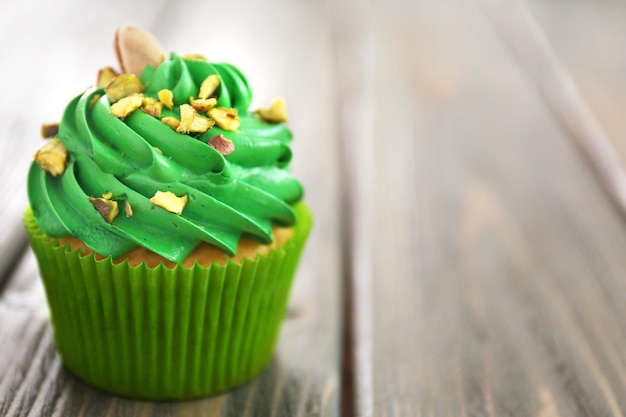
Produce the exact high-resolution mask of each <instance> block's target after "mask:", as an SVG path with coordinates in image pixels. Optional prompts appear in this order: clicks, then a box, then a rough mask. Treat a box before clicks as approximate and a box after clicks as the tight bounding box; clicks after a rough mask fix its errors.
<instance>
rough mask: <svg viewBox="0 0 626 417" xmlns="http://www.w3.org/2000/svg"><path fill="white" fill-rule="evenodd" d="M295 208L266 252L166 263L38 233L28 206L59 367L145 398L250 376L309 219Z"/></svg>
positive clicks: (267, 345) (273, 336)
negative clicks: (73, 246)
mask: <svg viewBox="0 0 626 417" xmlns="http://www.w3.org/2000/svg"><path fill="white" fill-rule="evenodd" d="M294 208H295V210H296V212H297V214H298V222H297V224H296V226H295V234H294V237H293V238H292V239H291V240H290V241H288V242H287V243H285V244H284V245H282V246H281V247H280V248H278V249H276V250H273V251H271V252H270V253H269V254H268V255H267V256H261V255H258V256H257V258H256V260H254V261H252V260H249V259H244V261H243V262H242V264H241V265H238V264H236V263H234V262H228V263H227V264H226V265H224V266H220V265H217V264H213V265H211V266H210V267H208V268H205V267H202V266H200V265H196V266H194V267H193V268H185V267H183V266H182V265H178V266H176V267H175V268H173V269H169V268H167V267H165V266H163V265H159V266H158V267H156V268H153V269H151V268H148V267H147V266H145V265H143V264H142V265H139V266H136V267H131V266H129V265H128V262H127V261H124V262H122V263H120V264H117V265H115V264H113V262H112V260H111V258H107V259H103V260H96V258H95V256H94V255H93V254H91V255H87V256H83V255H82V254H81V253H80V251H72V250H70V249H69V246H60V245H59V244H58V242H57V240H56V239H52V238H50V237H49V236H47V235H46V234H44V233H43V232H42V231H41V229H39V227H38V226H37V223H36V221H35V219H34V217H33V214H32V212H31V210H30V209H28V210H27V211H26V213H25V216H24V223H25V226H26V231H27V234H28V236H29V240H30V243H31V246H32V248H33V251H34V253H35V255H36V257H37V260H38V262H39V270H40V273H41V278H42V280H43V283H44V287H45V290H46V296H47V300H48V305H49V308H50V315H51V320H52V325H53V328H54V335H55V340H56V344H57V348H58V350H59V352H60V354H61V358H62V359H63V362H64V364H65V366H66V367H67V368H68V369H69V370H70V371H71V372H72V373H74V374H76V375H77V376H78V377H79V378H81V379H82V380H84V381H85V382H87V383H89V384H91V385H93V386H96V387H98V388H101V389H103V390H105V391H108V392H111V393H115V394H119V395H123V396H128V397H133V398H140V399H152V400H167V399H189V398H196V397H203V396H209V395H212V394H216V393H219V392H222V391H226V390H228V389H231V388H234V387H236V386H238V385H241V384H243V383H245V382H247V381H249V380H250V379H252V378H253V377H254V376H256V375H257V374H258V373H260V372H261V370H263V368H264V367H265V366H266V365H267V364H268V362H269V361H270V359H271V357H272V354H273V351H274V346H275V344H276V340H277V338H278V334H279V330H280V326H281V323H282V321H283V318H284V314H285V310H286V307H287V301H288V296H289V289H290V287H291V282H292V280H293V276H294V274H295V270H296V267H297V263H298V259H299V257H300V254H301V252H302V249H303V247H304V243H305V241H306V238H307V236H308V234H309V231H310V229H311V225H312V218H311V213H310V212H309V210H308V208H307V206H306V205H305V204H304V203H299V204H297V205H296V206H295V207H294Z"/></svg>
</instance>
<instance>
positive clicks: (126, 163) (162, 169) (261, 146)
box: [28, 54, 302, 262]
mask: <svg viewBox="0 0 626 417" xmlns="http://www.w3.org/2000/svg"><path fill="white" fill-rule="evenodd" d="M211 74H217V75H218V76H219V77H220V80H221V83H220V86H219V88H218V90H217V91H216V93H215V94H214V96H215V97H217V98H218V103H217V106H220V107H232V108H236V109H237V110H238V111H239V116H240V118H241V125H240V127H239V129H238V130H237V131H236V132H231V131H224V130H221V129H219V128H218V127H213V128H211V129H210V130H209V131H208V132H206V133H203V134H200V135H198V134H181V133H177V132H176V131H174V130H172V129H171V128H170V127H168V126H167V125H165V124H163V123H162V122H161V121H160V120H159V119H157V118H154V117H152V116H150V115H148V114H146V113H144V112H142V111H135V112H133V113H132V114H131V115H130V116H128V117H126V118H125V119H124V120H120V119H118V118H117V117H114V116H113V115H111V114H110V112H109V107H110V103H109V100H108V98H107V96H106V95H105V94H104V91H103V90H102V89H97V88H92V89H90V90H87V91H86V92H84V93H83V94H81V95H79V96H78V97H76V98H75V99H74V100H72V101H71V102H70V104H69V105H68V106H67V108H66V110H65V113H64V115H63V119H62V121H61V124H60V126H59V133H58V138H59V139H60V140H61V142H62V143H63V144H64V145H65V147H66V148H67V150H68V165H67V168H66V170H65V172H64V173H63V175H60V176H57V177H53V176H52V175H50V174H49V173H47V172H45V171H44V170H42V169H41V168H40V167H39V165H37V164H36V163H33V164H32V166H31V168H30V172H29V177H28V196H29V200H30V204H31V207H32V209H33V212H34V214H35V217H36V219H37V223H38V224H39V227H40V228H41V229H42V230H43V231H44V232H45V233H46V234H48V235H50V236H54V237H63V236H75V237H77V238H79V239H81V240H82V241H83V242H85V244H86V245H87V246H88V247H89V248H91V249H92V250H94V251H95V252H97V253H100V254H102V255H105V256H108V255H111V256H113V257H114V258H116V257H119V256H121V255H123V254H124V253H125V252H127V251H128V250H130V249H132V248H134V247H136V246H143V247H145V248H147V249H149V250H151V251H153V252H156V253H158V254H160V255H162V256H163V257H165V258H167V259H170V260H172V261H174V262H179V261H181V260H182V259H184V258H185V257H186V256H187V255H188V254H189V253H190V252H191V251H192V250H193V249H194V248H195V247H196V246H197V245H198V244H199V243H200V242H202V241H204V242H208V243H210V244H213V245H216V246H218V247H220V248H222V249H223V250H224V251H225V252H226V253H228V254H230V255H232V254H234V252H235V251H236V249H237V243H238V241H239V239H240V238H241V236H242V235H246V236H250V237H252V238H254V239H256V240H258V241H260V242H262V243H269V242H271V240H272V233H271V226H272V224H277V225H283V226H289V225H292V224H293V223H294V222H295V220H296V219H295V213H294V211H293V210H292V208H291V205H292V204H293V203H295V202H297V201H298V200H300V199H301V198H302V186H301V184H300V183H299V182H298V181H297V180H296V179H295V178H294V177H293V176H292V175H291V174H290V173H289V171H288V170H287V168H288V165H289V162H290V160H291V149H290V147H289V144H290V141H291V132H290V131H289V129H288V128H287V127H285V126H284V125H282V124H268V123H266V122H263V121H261V120H258V119H257V118H255V117H253V116H252V115H251V114H250V113H249V112H248V106H249V104H250V101H251V99H252V91H251V90H250V87H249V86H248V82H247V80H246V78H245V77H244V76H243V75H242V74H241V72H239V70H238V69H237V68H235V67H234V66H232V65H230V64H216V63H210V62H206V61H200V60H188V59H182V58H180V57H178V56H177V55H174V54H172V57H171V59H170V60H169V61H166V62H164V63H162V64H161V65H159V66H158V67H157V68H154V67H147V68H146V69H145V70H144V71H143V73H142V75H141V81H142V84H143V85H144V89H145V91H144V95H145V96H147V97H153V98H157V92H158V91H159V90H161V89H163V88H167V89H170V90H172V91H173V93H174V104H175V105H174V108H173V109H172V110H168V109H166V108H165V107H164V108H163V113H162V117H165V116H174V117H176V118H180V114H179V107H178V106H179V105H180V104H183V103H188V102H189V98H190V97H197V96H198V91H199V88H200V85H201V83H202V81H203V80H204V79H205V78H206V77H207V76H209V75H211ZM157 99H158V98H157ZM216 135H223V136H224V137H226V138H228V139H230V140H231V141H232V142H233V144H234V145H235V151H234V152H233V153H231V154H229V155H227V156H222V155H221V154H220V153H219V152H218V151H217V150H215V149H214V148H212V147H211V146H209V145H207V142H208V141H209V140H210V139H211V138H212V137H214V136H216ZM157 148H158V149H157ZM156 191H171V192H173V193H174V194H176V195H177V196H183V195H187V196H188V198H189V202H188V204H187V205H186V206H185V208H184V210H183V213H182V214H181V215H177V214H174V213H171V212H169V211H167V210H165V209H162V208H160V207H158V206H155V205H153V204H152V203H150V201H149V199H150V198H151V197H152V196H154V194H155V193H156ZM109 192H110V193H112V194H113V200H116V201H118V203H119V205H120V215H118V216H117V217H116V218H115V219H114V220H113V222H112V223H110V224H109V223H107V222H106V221H105V220H104V219H103V218H102V216H101V215H100V213H99V212H98V211H97V210H96V209H95V208H94V206H93V205H92V204H91V202H90V201H89V196H94V197H100V196H102V195H103V194H105V193H109ZM126 202H128V203H129V204H130V205H131V207H132V211H133V214H132V216H130V217H127V216H126V215H125V214H124V207H125V203H126Z"/></svg>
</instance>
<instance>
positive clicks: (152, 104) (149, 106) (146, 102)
mask: <svg viewBox="0 0 626 417" xmlns="http://www.w3.org/2000/svg"><path fill="white" fill-rule="evenodd" d="M162 109H163V103H161V102H160V101H157V100H155V99H153V98H152V97H144V98H143V102H142V106H141V111H142V112H144V113H146V114H149V115H150V116H152V117H156V118H157V119H159V118H160V117H161V110H162Z"/></svg>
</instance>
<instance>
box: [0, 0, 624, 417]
mask: <svg viewBox="0 0 626 417" xmlns="http://www.w3.org/2000/svg"><path fill="white" fill-rule="evenodd" d="M232 3H233V4H231V3H229V2H193V1H190V0H186V1H178V2H174V1H171V2H167V1H164V0H154V1H147V0H145V1H137V2H132V3H131V2H115V1H111V0H109V1H93V2H78V1H69V0H66V1H60V2H44V1H35V0H22V1H20V2H12V3H10V4H3V7H2V12H1V14H0V35H1V36H2V43H1V46H0V56H1V57H2V64H1V65H0V75H2V77H1V78H2V85H3V87H2V89H1V90H0V91H2V98H1V99H0V116H1V117H0V120H1V121H2V123H0V162H1V163H0V174H1V178H2V182H1V183H0V191H1V192H0V202H1V204H0V216H1V218H2V219H3V224H4V227H3V228H2V231H1V232H0V247H1V251H0V416H27V415H28V416H75V415H77V416H353V415H354V416H461V417H464V416H538V417H557V416H563V417H565V416H613V417H618V416H623V415H624V414H625V413H626V302H625V300H626V224H625V222H624V220H625V217H624V213H625V212H626V211H625V208H626V180H625V179H624V178H625V177H624V173H623V172H624V171H623V168H622V165H623V161H625V160H626V159H625V158H626V117H624V115H623V113H624V109H626V81H625V80H626V78H625V76H624V74H626V53H625V52H624V51H625V50H626V48H625V46H626V26H624V24H623V22H624V20H625V19H626V8H625V7H624V5H623V4H622V3H620V2H618V1H617V0H604V1H596V2H591V1H583V0H569V1H547V0H527V1H505V0H474V1H469V2H468V1H463V0H440V1H437V2H435V1H429V0H412V1H407V0H386V1H384V2H383V1H379V2H366V1H364V0H363V1H358V0H345V1H343V2H333V1H330V0H326V1H324V0H318V1H314V0H302V1H298V2H288V1H287V0H270V1H268V2H264V3H263V4H260V3H259V4H255V3H250V4H241V3H238V4H237V5H235V4H234V2H232ZM128 22H132V23H135V24H138V25H140V26H142V27H144V28H147V29H149V30H151V31H153V32H154V33H155V34H156V35H157V36H158V37H159V38H160V39H161V40H162V43H163V44H164V46H165V47H166V49H168V50H175V51H178V52H201V53H205V54H207V55H208V56H209V58H211V59H215V60H219V61H229V62H233V63H235V64H236V65H237V66H239V67H240V68H241V69H242V70H243V71H244V72H245V73H246V74H248V75H249V78H250V81H251V85H252V86H254V87H255V92H256V99H255V104H257V105H258V104H263V103H265V102H267V101H268V100H269V99H270V98H271V97H273V96H275V95H284V96H285V97H286V99H287V102H288V104H289V107H290V115H291V120H290V125H291V127H292V129H293V131H294V133H295V142H294V155H295V157H294V162H293V167H292V169H293V171H294V172H295V173H296V174H297V176H298V177H299V178H301V179H302V180H303V182H304V184H305V186H306V190H307V195H306V199H307V200H308V202H309V203H310V205H311V206H312V208H313V211H314V213H315V216H316V225H315V229H314V232H313V235H312V238H311V240H310V243H309V245H308V247H307V250H306V253H305V255H304V260H303V262H302V264H301V267H300V269H299V272H298V276H297V280H296V286H295V288H294V290H293V293H292V297H291V303H290V309H289V314H288V316H287V317H286V319H285V324H284V327H283V330H282V333H281V338H280V342H279V347H278V351H277V353H276V355H275V359H274V361H273V362H272V364H271V365H270V366H269V368H268V369H267V370H266V371H265V372H264V373H263V374H262V375H261V376H260V377H259V378H258V379H256V380H255V381H253V382H251V383H249V384H248V385H246V386H244V387H242V388H239V389H237V390H234V391H232V392H231V393H228V394H224V395H220V396H218V397H214V398H209V399H204V400H199V401H191V402H179V403H175V402H171V403H150V402H138V401H131V400H128V399H124V398H119V397H114V396H110V395H108V394H105V393H102V392H100V391H98V390H95V389H93V388H90V387H88V386H86V385H84V384H83V383H81V382H80V381H79V380H77V379H76V378H75V377H73V376H72V375H70V374H69V373H68V372H67V371H65V369H64V368H63V366H62V364H61V362H60V360H59V356H58V354H57V353H56V350H55V346H54V342H53V340H52V331H51V327H50V324H49V317H48V312H47V307H46V304H45V297H44V295H43V290H42V287H41V284H40V282H39V278H38V271H37V267H36V264H35V261H34V257H33V255H32V253H31V251H30V249H29V248H28V246H27V243H26V238H25V234H24V232H23V230H22V226H21V215H22V212H23V209H24V207H25V206H26V204H27V201H26V194H25V176H26V170H27V167H28V165H29V163H30V160H31V158H32V154H33V153H34V151H35V150H36V149H37V148H38V147H40V146H41V144H42V142H41V140H40V139H39V126H40V125H41V123H43V122H49V121H56V120H58V119H60V117H61V112H62V109H63V107H64V105H65V104H66V103H67V102H68V101H69V100H70V99H71V97H72V96H73V95H74V94H76V93H78V92H79V91H81V90H82V89H83V88H85V87H86V86H87V85H89V84H91V83H93V82H94V79H95V76H96V72H97V70H98V69H99V68H100V67H103V66H106V65H111V64H115V59H114V55H113V50H112V47H111V42H112V35H113V33H114V31H115V29H116V27H117V26H119V25H120V24H122V23H128Z"/></svg>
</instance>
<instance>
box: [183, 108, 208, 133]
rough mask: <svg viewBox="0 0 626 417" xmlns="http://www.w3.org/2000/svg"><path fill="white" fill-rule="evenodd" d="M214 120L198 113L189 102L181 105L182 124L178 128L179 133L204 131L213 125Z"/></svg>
mask: <svg viewBox="0 0 626 417" xmlns="http://www.w3.org/2000/svg"><path fill="white" fill-rule="evenodd" d="M213 123H214V122H213V121H212V120H210V119H207V118H206V117H204V116H201V115H199V114H198V112H197V111H196V110H195V109H194V108H193V107H191V106H190V105H189V104H181V106H180V124H179V125H178V127H177V128H176V131H177V132H178V133H192V132H193V133H204V132H206V131H207V130H209V129H210V128H212V127H213Z"/></svg>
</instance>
